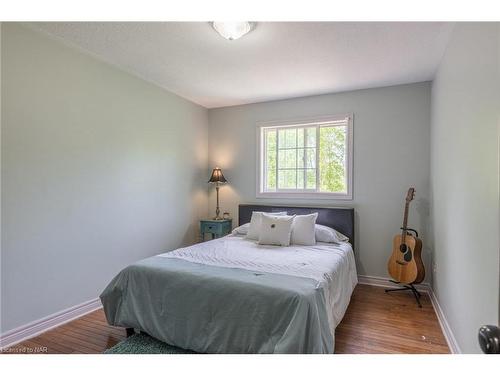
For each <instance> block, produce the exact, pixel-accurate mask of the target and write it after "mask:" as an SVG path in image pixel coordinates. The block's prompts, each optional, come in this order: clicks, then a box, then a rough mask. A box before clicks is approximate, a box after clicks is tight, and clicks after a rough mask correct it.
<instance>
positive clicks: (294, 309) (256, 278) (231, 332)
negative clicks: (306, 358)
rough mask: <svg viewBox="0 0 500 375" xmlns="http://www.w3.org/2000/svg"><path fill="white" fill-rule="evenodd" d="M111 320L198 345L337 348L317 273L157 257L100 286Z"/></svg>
mask: <svg viewBox="0 0 500 375" xmlns="http://www.w3.org/2000/svg"><path fill="white" fill-rule="evenodd" d="M100 297H101V301H102V304H103V306H104V311H105V314H106V318H107V320H108V322H109V324H111V325H114V326H120V327H132V328H137V329H140V330H142V331H144V332H147V333H148V334H150V335H151V336H153V337H156V338H157V339H159V340H161V341H164V342H166V343H168V344H171V345H174V346H178V347H181V348H184V349H190V350H193V351H196V352H199V353H333V347H334V343H333V337H332V334H331V333H330V329H329V327H328V323H327V322H328V318H327V314H326V304H325V296H324V292H323V290H322V288H321V286H318V285H317V282H316V281H315V280H312V279H309V278H304V277H296V276H288V275H278V274H272V273H259V272H253V271H247V270H243V269H234V268H223V267H215V266H207V265H202V264H197V263H192V262H187V261H184V260H179V259H170V258H163V257H152V258H148V259H144V260H142V261H140V262H138V263H136V264H134V265H131V266H129V267H127V268H125V269H124V270H123V271H121V272H120V273H119V274H118V275H117V276H116V277H115V278H114V279H113V280H112V281H111V282H110V283H109V285H108V286H107V287H106V289H105V290H104V291H103V293H102V294H101V296H100Z"/></svg>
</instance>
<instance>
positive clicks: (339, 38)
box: [33, 22, 452, 108]
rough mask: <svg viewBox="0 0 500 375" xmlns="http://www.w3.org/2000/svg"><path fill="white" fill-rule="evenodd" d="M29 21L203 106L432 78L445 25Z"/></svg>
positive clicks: (443, 43)
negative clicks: (233, 28) (233, 31)
mask: <svg viewBox="0 0 500 375" xmlns="http://www.w3.org/2000/svg"><path fill="white" fill-rule="evenodd" d="M33 25H34V26H35V27H37V28H40V29H42V30H44V31H45V32H48V33H49V34H52V35H54V36H57V37H60V38H62V39H63V40H65V41H67V42H69V43H71V44H75V45H77V46H79V47H80V48H83V49H84V50H87V51H89V52H91V53H92V54H94V55H97V56H98V57H100V58H101V59H103V60H105V61H107V62H109V63H111V64H114V65H117V66H119V67H121V68H122V69H124V70H126V71H129V72H131V73H133V74H135V75H137V76H140V77H142V78H143V79H145V80H147V81H151V82H154V83H156V84H157V85H159V86H161V87H163V88H165V89H167V90H169V91H172V92H174V93H176V94H178V95H180V96H182V97H184V98H186V99H189V100H191V101H193V102H195V103H198V104H201V105H202V106H205V107H207V108H215V107H223V106H231V105H237V104H245V103H255V102H262V101H269V100H276V99H285V98H292V97H299V96H307V95H316V94H324V93H332V92H340V91H347V90H355V89H363V88H370V87H381V86H390V85H397V84H404V83H411V82H421V81H428V80H432V78H433V76H434V73H435V71H436V68H437V66H438V64H439V61H440V59H441V56H442V55H443V53H444V49H445V48H446V43H447V41H448V37H449V34H450V30H451V28H452V24H449V23H364V22H351V23H339V22H259V23H257V27H256V28H255V30H253V31H252V32H251V33H249V34H247V35H246V36H244V37H243V38H241V39H239V40H236V41H228V40H225V39H223V38H222V37H221V36H220V35H218V34H217V33H216V32H215V31H214V30H213V29H212V27H211V26H210V24H209V23H208V22H154V23H147V22H107V23H106V22H103V23H101V22H99V23H98V22H67V23H36V24H33Z"/></svg>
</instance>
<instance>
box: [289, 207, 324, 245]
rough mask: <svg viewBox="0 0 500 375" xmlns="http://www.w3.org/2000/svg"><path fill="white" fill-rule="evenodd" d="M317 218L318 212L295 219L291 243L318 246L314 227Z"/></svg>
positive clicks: (298, 216) (297, 216)
mask: <svg viewBox="0 0 500 375" xmlns="http://www.w3.org/2000/svg"><path fill="white" fill-rule="evenodd" d="M317 218H318V213H317V212H315V213H313V214H309V215H296V216H295V219H293V224H292V235H291V238H290V243H291V244H292V245H305V246H312V245H316V236H315V228H314V225H315V224H316V219H317Z"/></svg>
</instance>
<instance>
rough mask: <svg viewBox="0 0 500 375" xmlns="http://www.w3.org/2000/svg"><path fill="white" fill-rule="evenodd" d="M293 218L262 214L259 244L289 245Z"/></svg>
mask: <svg viewBox="0 0 500 375" xmlns="http://www.w3.org/2000/svg"><path fill="white" fill-rule="evenodd" d="M294 218H295V215H294V216H271V215H267V214H262V217H261V228H260V234H259V245H278V246H289V245H290V235H291V233H292V224H293V220H294Z"/></svg>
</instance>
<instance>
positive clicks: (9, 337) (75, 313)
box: [0, 298, 102, 350]
mask: <svg viewBox="0 0 500 375" xmlns="http://www.w3.org/2000/svg"><path fill="white" fill-rule="evenodd" d="M101 307H102V305H101V301H100V300H99V298H96V299H93V300H91V301H87V302H84V303H81V304H79V305H76V306H73V307H70V308H69V309H66V310H63V311H59V312H57V313H55V314H52V315H49V316H47V317H45V318H42V319H39V320H36V321H34V322H31V323H28V324H26V325H24V326H21V327H18V328H15V329H13V330H10V331H7V332H5V333H4V334H2V335H1V336H0V350H2V349H5V348H7V347H9V346H12V345H15V344H18V343H20V342H21V341H24V340H28V339H30V338H32V337H35V336H38V335H39V334H41V333H43V332H45V331H48V330H51V329H53V328H56V327H58V326H60V325H62V324H65V323H68V322H70V321H72V320H74V319H76V318H79V317H81V316H82V315H85V314H88V313H90V312H92V311H95V310H97V309H100V308H101Z"/></svg>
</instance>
